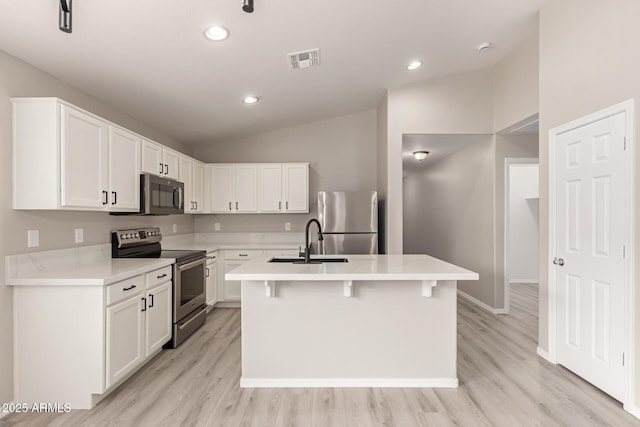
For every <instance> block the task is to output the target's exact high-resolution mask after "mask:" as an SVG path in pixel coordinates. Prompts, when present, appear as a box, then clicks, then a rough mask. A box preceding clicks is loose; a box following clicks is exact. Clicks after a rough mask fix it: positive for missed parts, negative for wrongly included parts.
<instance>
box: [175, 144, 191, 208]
mask: <svg viewBox="0 0 640 427" xmlns="http://www.w3.org/2000/svg"><path fill="white" fill-rule="evenodd" d="M178 180H179V181H180V182H182V183H184V193H183V194H184V213H193V211H194V208H195V204H194V203H193V160H192V159H191V158H189V157H187V156H180V176H179V178H178Z"/></svg>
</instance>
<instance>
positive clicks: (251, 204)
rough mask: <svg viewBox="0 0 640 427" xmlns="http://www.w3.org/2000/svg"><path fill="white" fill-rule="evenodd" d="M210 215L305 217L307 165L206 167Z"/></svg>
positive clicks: (307, 183) (307, 203)
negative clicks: (293, 215)
mask: <svg viewBox="0 0 640 427" xmlns="http://www.w3.org/2000/svg"><path fill="white" fill-rule="evenodd" d="M207 167H208V168H209V169H208V172H209V173H208V174H207V176H208V177H209V210H208V212H210V213H227V214H228V213H234V214H235V213H307V212H309V164H308V163H285V164H282V163H279V164H275V163H273V164H272V163H267V164H265V163H261V164H243V163H238V164H209V165H207Z"/></svg>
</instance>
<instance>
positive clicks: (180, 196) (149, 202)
mask: <svg viewBox="0 0 640 427" xmlns="http://www.w3.org/2000/svg"><path fill="white" fill-rule="evenodd" d="M183 213H184V184H183V183H182V182H179V181H174V180H172V179H168V178H163V177H161V176H156V175H152V174H150V173H143V174H141V175H140V212H131V213H125V212H113V213H112V215H175V214H183Z"/></svg>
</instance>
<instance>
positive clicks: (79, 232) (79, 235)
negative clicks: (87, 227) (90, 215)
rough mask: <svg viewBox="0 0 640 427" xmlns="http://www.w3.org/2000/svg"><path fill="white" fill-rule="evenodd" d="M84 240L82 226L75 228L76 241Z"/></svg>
mask: <svg viewBox="0 0 640 427" xmlns="http://www.w3.org/2000/svg"><path fill="white" fill-rule="evenodd" d="M82 242H84V228H76V243H82Z"/></svg>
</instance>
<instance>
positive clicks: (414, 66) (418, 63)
mask: <svg viewBox="0 0 640 427" xmlns="http://www.w3.org/2000/svg"><path fill="white" fill-rule="evenodd" d="M420 67H422V61H413V62H412V63H410V64H409V65H407V70H415V69H417V68H420Z"/></svg>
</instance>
